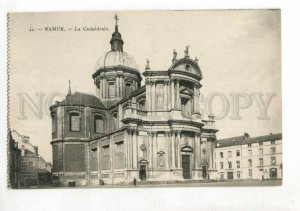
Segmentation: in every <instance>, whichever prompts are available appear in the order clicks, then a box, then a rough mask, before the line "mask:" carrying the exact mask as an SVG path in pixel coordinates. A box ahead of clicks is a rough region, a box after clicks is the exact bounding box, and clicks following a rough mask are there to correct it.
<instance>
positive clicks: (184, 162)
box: [182, 155, 191, 179]
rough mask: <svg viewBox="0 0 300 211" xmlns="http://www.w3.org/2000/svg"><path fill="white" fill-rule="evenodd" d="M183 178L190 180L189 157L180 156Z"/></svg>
mask: <svg viewBox="0 0 300 211" xmlns="http://www.w3.org/2000/svg"><path fill="white" fill-rule="evenodd" d="M182 169H183V178H184V179H191V169H190V155H182Z"/></svg>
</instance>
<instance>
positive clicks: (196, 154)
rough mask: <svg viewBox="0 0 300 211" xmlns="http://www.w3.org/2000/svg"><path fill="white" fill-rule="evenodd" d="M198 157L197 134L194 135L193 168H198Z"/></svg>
mask: <svg viewBox="0 0 300 211" xmlns="http://www.w3.org/2000/svg"><path fill="white" fill-rule="evenodd" d="M198 156H199V143H198V134H197V133H195V137H194V168H197V167H198Z"/></svg>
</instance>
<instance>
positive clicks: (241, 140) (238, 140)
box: [216, 133, 282, 148]
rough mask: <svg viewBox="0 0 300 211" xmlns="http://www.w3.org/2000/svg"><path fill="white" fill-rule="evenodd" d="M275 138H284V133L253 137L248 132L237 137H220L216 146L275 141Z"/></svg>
mask: <svg viewBox="0 0 300 211" xmlns="http://www.w3.org/2000/svg"><path fill="white" fill-rule="evenodd" d="M275 140H282V133H278V134H270V135H265V136H257V137H253V138H251V137H250V136H249V135H248V134H245V135H244V136H236V137H231V138H226V139H220V140H218V141H217V146H216V148H222V147H229V146H237V145H244V144H253V143H259V142H266V141H275Z"/></svg>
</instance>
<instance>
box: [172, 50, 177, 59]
mask: <svg viewBox="0 0 300 211" xmlns="http://www.w3.org/2000/svg"><path fill="white" fill-rule="evenodd" d="M176 57H177V52H176V51H175V49H174V51H173V60H176V59H177V58H176Z"/></svg>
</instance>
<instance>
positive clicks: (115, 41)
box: [110, 14, 124, 51]
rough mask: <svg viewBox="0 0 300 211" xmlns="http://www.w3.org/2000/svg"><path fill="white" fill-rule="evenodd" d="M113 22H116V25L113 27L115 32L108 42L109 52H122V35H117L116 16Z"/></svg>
mask: <svg viewBox="0 0 300 211" xmlns="http://www.w3.org/2000/svg"><path fill="white" fill-rule="evenodd" d="M115 20H116V25H115V32H114V33H113V34H112V37H111V40H110V45H111V50H112V51H123V44H124V42H123V40H122V35H121V33H119V30H118V20H119V18H118V15H117V14H116V15H115Z"/></svg>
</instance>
